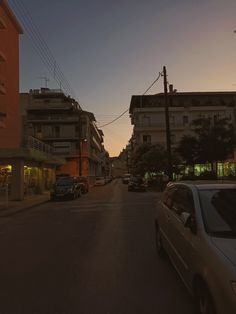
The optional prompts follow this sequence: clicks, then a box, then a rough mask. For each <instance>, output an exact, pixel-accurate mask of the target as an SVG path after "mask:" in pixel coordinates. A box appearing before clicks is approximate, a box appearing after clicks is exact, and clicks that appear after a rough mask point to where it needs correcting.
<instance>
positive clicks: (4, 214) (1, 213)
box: [0, 199, 49, 218]
mask: <svg viewBox="0 0 236 314" xmlns="http://www.w3.org/2000/svg"><path fill="white" fill-rule="evenodd" d="M47 202H49V199H48V200H46V199H45V200H42V201H41V202H38V203H35V204H29V205H25V206H23V205H22V206H20V207H18V208H17V207H13V208H12V209H10V208H9V209H3V211H0V218H1V217H9V216H13V215H15V214H18V213H21V212H23V211H27V210H29V209H31V208H34V207H37V206H39V205H41V204H44V203H47Z"/></svg>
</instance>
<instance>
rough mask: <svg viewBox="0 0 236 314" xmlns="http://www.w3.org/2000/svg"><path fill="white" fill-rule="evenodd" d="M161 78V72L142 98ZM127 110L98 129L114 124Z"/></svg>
mask: <svg viewBox="0 0 236 314" xmlns="http://www.w3.org/2000/svg"><path fill="white" fill-rule="evenodd" d="M161 76H162V72H159V74H158V77H157V78H156V79H155V80H154V81H153V82H152V84H151V85H150V86H149V87H148V88H147V89H146V90H145V92H144V93H143V94H142V96H144V95H145V94H146V93H147V92H148V91H149V90H150V89H151V88H152V86H153V85H154V84H155V83H156V82H157V81H158V80H159V79H160V77H161ZM128 111H129V109H126V110H125V111H124V112H123V113H122V114H120V115H119V116H118V117H117V118H115V119H113V120H112V121H110V122H108V123H106V124H103V125H101V126H99V128H104V127H105V126H108V125H110V124H112V123H114V122H116V121H117V120H119V119H120V118H121V117H123V115H125V114H126V112H128Z"/></svg>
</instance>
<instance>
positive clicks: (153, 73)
mask: <svg viewBox="0 0 236 314" xmlns="http://www.w3.org/2000/svg"><path fill="white" fill-rule="evenodd" d="M16 1H17V0H16ZM20 1H21V2H22V3H23V4H24V5H25V6H26V7H27V8H28V10H29V11H30V13H31V15H32V18H33V21H34V23H35V24H36V25H37V26H38V28H39V29H40V32H41V34H42V36H43V38H44V39H45V40H46V42H47V44H48V45H49V47H50V49H51V50H52V52H53V55H54V57H55V59H56V60H57V62H58V63H59V64H60V66H61V68H62V70H63V72H64V74H65V75H66V77H67V79H68V81H69V82H70V84H71V85H72V87H73V89H74V90H75V91H76V95H77V100H78V101H79V103H80V104H82V108H83V109H84V110H88V111H92V112H93V113H94V114H95V116H96V119H97V122H98V126H99V125H102V124H104V123H106V122H109V121H110V120H112V119H114V118H115V117H116V116H117V115H119V114H120V113H122V112H123V111H124V110H125V109H127V108H128V107H129V104H130V100H131V96H132V95H134V94H142V93H143V92H144V91H145V89H146V88H147V87H148V86H149V85H150V84H151V83H152V82H153V81H154V79H155V78H156V77H157V75H158V73H159V71H161V70H162V68H163V65H166V67H167V72H168V81H169V82H170V83H173V84H174V87H175V88H176V89H177V90H178V91H219V90H220V91H229V90H235V89H236V33H234V32H233V30H234V29H236V1H235V0H142V1H141V0H119V1H118V0H117V1H112V0H110V1H108V0H93V1H91V0H63V1H58V0H42V1H38V0H20ZM9 3H10V5H11V4H14V0H9ZM20 58H21V91H24V92H25V91H28V90H29V89H30V88H39V87H41V86H42V85H43V82H42V81H40V80H39V79H38V77H40V76H48V77H50V74H49V73H48V71H47V69H46V68H45V67H44V65H43V63H42V62H41V60H40V58H39V57H38V55H37V54H36V53H35V51H34V50H33V47H32V43H31V41H30V40H29V38H28V37H27V34H24V35H23V36H22V37H21V56H20ZM50 79H51V80H50V82H49V87H50V88H58V86H57V85H56V83H55V82H54V81H53V78H51V77H50ZM162 90H163V82H162V81H161V80H160V81H159V82H158V83H157V84H156V85H155V86H154V87H153V88H152V89H151V91H150V93H151V94H155V93H158V92H161V91H162ZM103 131H104V134H105V147H106V149H107V150H108V151H109V153H110V155H111V156H115V155H118V154H119V152H120V151H121V150H122V149H123V148H124V147H125V146H126V144H127V142H128V140H129V138H130V136H131V133H132V126H131V124H130V119H129V115H128V113H127V114H126V115H125V116H124V117H122V118H121V119H120V120H119V121H117V122H116V123H114V124H112V125H110V126H108V127H105V128H103Z"/></svg>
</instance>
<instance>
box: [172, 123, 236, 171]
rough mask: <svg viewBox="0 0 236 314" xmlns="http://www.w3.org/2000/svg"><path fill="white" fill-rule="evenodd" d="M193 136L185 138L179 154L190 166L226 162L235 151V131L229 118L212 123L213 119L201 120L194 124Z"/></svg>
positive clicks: (179, 146)
mask: <svg viewBox="0 0 236 314" xmlns="http://www.w3.org/2000/svg"><path fill="white" fill-rule="evenodd" d="M192 125H193V128H194V131H193V133H194V134H193V135H188V136H187V135H186V136H183V138H182V139H181V141H180V143H179V145H178V147H177V152H178V153H179V154H180V156H181V157H182V158H183V160H184V161H185V162H186V163H187V164H189V165H194V163H196V162H199V163H211V165H212V171H213V170H214V167H213V165H214V164H215V163H217V162H218V161H224V160H226V159H227V158H228V157H229V155H230V154H231V153H232V152H233V149H234V144H235V141H234V134H235V130H234V127H233V125H232V124H231V123H230V120H229V119H228V118H221V119H218V120H215V121H212V119H211V118H199V119H196V120H194V121H193V122H192Z"/></svg>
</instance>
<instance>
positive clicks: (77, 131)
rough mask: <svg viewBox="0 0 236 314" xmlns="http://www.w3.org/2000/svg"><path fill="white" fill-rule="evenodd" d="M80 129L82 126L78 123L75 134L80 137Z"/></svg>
mask: <svg viewBox="0 0 236 314" xmlns="http://www.w3.org/2000/svg"><path fill="white" fill-rule="evenodd" d="M79 131H80V128H79V126H78V125H76V126H75V136H76V137H79Z"/></svg>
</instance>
